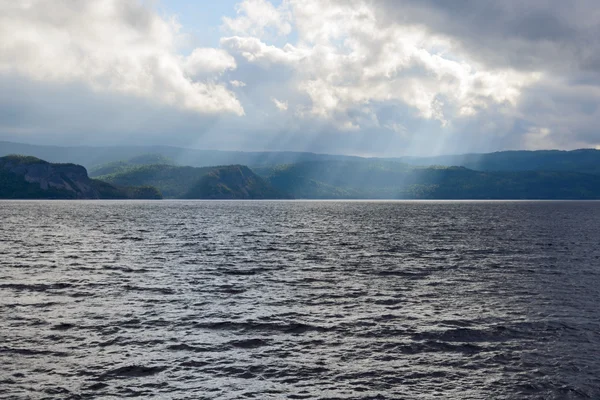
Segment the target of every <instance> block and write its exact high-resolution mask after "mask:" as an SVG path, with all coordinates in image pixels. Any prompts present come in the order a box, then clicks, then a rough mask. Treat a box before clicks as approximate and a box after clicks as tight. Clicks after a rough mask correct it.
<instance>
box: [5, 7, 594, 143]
mask: <svg viewBox="0 0 600 400" xmlns="http://www.w3.org/2000/svg"><path fill="white" fill-rule="evenodd" d="M597 10H598V6H597V5H596V4H595V2H594V1H593V0H576V1H574V2H570V3H569V2H559V1H558V0H531V1H527V2H522V1H517V0H506V1H502V2H494V3H490V2H482V1H479V0H457V1H439V0H283V1H277V2H269V1H267V0H243V1H241V2H240V3H239V4H238V5H237V6H236V8H235V10H234V11H235V15H234V16H232V17H224V18H223V19H221V20H218V21H215V24H220V25H221V26H220V28H221V30H220V32H221V34H222V37H221V38H220V40H219V43H218V48H213V47H206V46H205V45H203V46H202V47H199V48H196V49H189V50H187V51H186V53H185V54H183V53H182V49H181V48H180V47H179V44H180V43H181V37H182V36H185V35H187V34H188V33H189V32H187V31H186V29H188V30H190V31H191V30H193V31H194V32H196V33H197V32H198V31H199V30H200V31H201V29H200V28H198V27H197V26H194V27H181V26H179V25H178V23H177V21H176V20H172V19H169V18H168V17H165V16H163V15H159V14H158V13H157V12H156V11H155V10H154V9H153V8H152V5H151V2H141V1H138V0H123V1H119V0H90V1H86V2H75V1H69V0H56V1H54V2H47V1H42V0H31V1H28V2H14V1H9V0H0V93H2V92H4V93H11V91H15V90H18V87H15V86H14V85H11V84H10V82H11V80H12V81H15V82H21V83H22V86H27V95H23V96H13V98H14V100H11V99H10V97H11V96H9V95H6V94H5V95H4V96H0V100H1V104H0V107H1V108H0V135H1V134H2V133H3V132H7V131H10V132H12V133H11V134H13V135H17V134H19V133H18V132H41V131H42V130H44V129H46V130H48V131H52V132H57V131H59V130H60V131H64V132H66V133H65V135H67V132H72V133H71V134H72V135H73V136H74V137H75V136H77V135H83V133H81V132H83V131H87V132H94V133H96V134H98V136H100V135H99V134H101V133H102V134H103V135H107V137H111V136H110V135H111V134H112V135H113V137H115V138H118V139H120V138H121V136H123V135H122V134H121V136H119V134H117V133H113V132H119V133H122V132H127V133H128V134H131V135H133V136H135V137H137V138H138V140H139V138H140V137H146V136H147V135H151V136H152V140H154V141H160V142H161V143H164V142H175V141H177V142H178V143H180V144H183V142H184V141H185V140H192V141H193V139H194V138H195V137H197V142H194V144H195V145H197V146H199V147H203V146H210V147H222V148H228V149H232V148H236V146H237V148H238V149H249V148H250V147H251V148H252V149H254V150H260V149H262V148H265V149H267V148H268V149H280V150H310V151H317V152H330V153H339V152H347V153H353V154H368V155H376V154H379V155H402V154H410V153H412V154H435V153H450V152H458V153H464V152H473V151H475V152H481V151H494V150H502V149H515V148H529V149H535V148H549V147H556V148H575V147H594V146H597V145H600V135H599V134H598V131H597V127H596V126H597V121H598V120H599V119H600V107H599V105H600V41H598V40H597V38H598V37H600V14H599V13H598V12H597ZM191 28H192V29H191ZM199 42H200V41H199ZM25 83H27V84H26V85H25ZM67 94H68V96H70V97H71V98H72V99H71V100H70V101H67V100H65V99H62V97H61V99H60V101H56V102H55V103H56V104H52V99H53V98H54V97H59V96H66V95H67ZM94 96H97V99H96V100H94ZM42 99H44V100H45V102H43V101H42ZM112 104H118V106H113V105H112ZM129 110H134V111H131V113H130V114H131V115H127V112H126V111H129ZM274 111H279V112H274ZM78 115H81V117H78ZM53 121H54V122H53ZM149 121H152V122H149ZM86 123H87V124H88V125H89V126H91V127H92V128H88V129H86V128H85V125H86ZM149 132H151V134H150V133H149ZM161 132H162V134H163V135H164V137H161V136H160V135H161ZM145 135H146V136H145Z"/></svg>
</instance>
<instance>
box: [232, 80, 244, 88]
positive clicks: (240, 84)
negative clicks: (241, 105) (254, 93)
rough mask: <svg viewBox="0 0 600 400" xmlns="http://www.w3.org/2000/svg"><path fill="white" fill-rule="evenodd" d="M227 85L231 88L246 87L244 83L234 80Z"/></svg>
mask: <svg viewBox="0 0 600 400" xmlns="http://www.w3.org/2000/svg"><path fill="white" fill-rule="evenodd" d="M229 84H230V85H231V86H233V87H244V86H246V83H245V82H242V81H235V80H234V81H229Z"/></svg>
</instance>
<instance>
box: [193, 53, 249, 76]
mask: <svg viewBox="0 0 600 400" xmlns="http://www.w3.org/2000/svg"><path fill="white" fill-rule="evenodd" d="M183 67H184V71H185V72H186V73H187V74H188V75H189V76H191V77H207V76H212V75H218V74H222V73H223V72H225V71H227V70H233V69H235V68H236V67H237V65H236V63H235V59H234V58H233V57H232V56H231V55H230V54H229V53H227V52H226V51H225V50H222V49H213V48H196V49H194V51H192V54H190V55H189V56H188V57H186V58H185V61H184V63H183Z"/></svg>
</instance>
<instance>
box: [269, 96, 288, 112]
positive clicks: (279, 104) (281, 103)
mask: <svg viewBox="0 0 600 400" xmlns="http://www.w3.org/2000/svg"><path fill="white" fill-rule="evenodd" d="M271 100H272V101H273V104H275V107H277V109H278V110H279V111H287V109H288V102H287V101H279V100H277V99H276V98H274V97H273V98H271Z"/></svg>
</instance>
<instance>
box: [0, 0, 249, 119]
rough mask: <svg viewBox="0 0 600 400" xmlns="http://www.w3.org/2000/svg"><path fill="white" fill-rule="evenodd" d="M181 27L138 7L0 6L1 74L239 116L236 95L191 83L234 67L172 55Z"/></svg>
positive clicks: (37, 0) (221, 58)
mask: <svg viewBox="0 0 600 400" xmlns="http://www.w3.org/2000/svg"><path fill="white" fill-rule="evenodd" d="M178 31H179V26H178V25H177V23H176V21H173V20H165V19H163V18H161V17H160V16H158V15H157V14H156V13H155V12H154V11H153V10H151V9H149V8H146V7H144V5H143V3H141V2H138V1H135V0H97V1H85V2H76V1H69V0H56V1H52V2H48V1H43V0H31V1H27V2H14V1H11V0H2V1H0V74H5V75H6V74H17V75H20V76H25V77H28V78H30V79H33V80H36V81H40V82H55V83H70V82H82V83H85V84H86V85H88V86H89V87H91V88H93V89H94V90H97V91H108V92H116V93H122V94H126V95H135V96H139V97H142V98H146V99H152V100H154V101H157V102H160V103H163V104H168V105H171V106H174V107H179V108H183V109H188V110H193V111H196V112H200V113H221V112H228V113H233V114H237V115H242V114H243V113H244V111H243V108H242V106H241V104H240V103H239V101H238V100H237V98H236V97H235V95H234V94H233V93H232V92H230V91H229V90H228V89H227V88H226V87H225V86H224V85H222V84H220V83H217V82H215V81H213V80H206V81H198V80H195V76H197V75H203V76H206V74H210V73H217V74H218V73H220V72H222V71H223V70H225V69H232V68H235V63H234V61H233V59H232V58H231V57H230V56H228V55H227V54H226V53H224V52H222V51H220V50H216V49H196V50H195V51H194V52H192V54H191V55H190V56H189V57H181V56H180V55H178V54H177V48H176V39H177V35H178Z"/></svg>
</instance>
